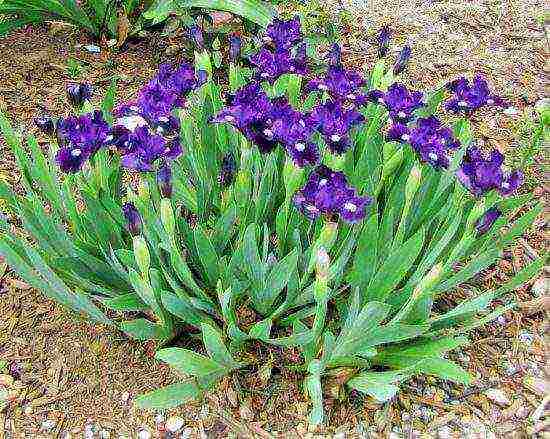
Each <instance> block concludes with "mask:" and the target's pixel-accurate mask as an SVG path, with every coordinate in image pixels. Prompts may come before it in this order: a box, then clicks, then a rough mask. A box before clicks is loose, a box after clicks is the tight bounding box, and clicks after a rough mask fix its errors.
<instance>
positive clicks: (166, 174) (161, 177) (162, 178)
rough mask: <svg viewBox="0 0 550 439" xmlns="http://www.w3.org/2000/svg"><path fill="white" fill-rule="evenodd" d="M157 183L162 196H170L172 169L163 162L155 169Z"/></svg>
mask: <svg viewBox="0 0 550 439" xmlns="http://www.w3.org/2000/svg"><path fill="white" fill-rule="evenodd" d="M157 185H158V187H159V190H160V194H161V195H162V198H170V197H171V196H172V169H170V166H169V165H168V164H167V163H166V162H164V163H163V164H162V165H161V167H160V168H159V169H158V171H157Z"/></svg>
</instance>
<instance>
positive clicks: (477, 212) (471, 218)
mask: <svg viewBox="0 0 550 439" xmlns="http://www.w3.org/2000/svg"><path fill="white" fill-rule="evenodd" d="M485 211H486V209H485V200H484V199H481V200H479V201H478V202H477V203H476V204H475V205H474V207H473V208H472V210H471V211H470V214H469V215H468V220H467V221H466V228H467V229H468V230H473V228H474V227H475V225H476V224H477V222H478V220H479V219H480V218H481V216H482V215H483V214H484V213H485Z"/></svg>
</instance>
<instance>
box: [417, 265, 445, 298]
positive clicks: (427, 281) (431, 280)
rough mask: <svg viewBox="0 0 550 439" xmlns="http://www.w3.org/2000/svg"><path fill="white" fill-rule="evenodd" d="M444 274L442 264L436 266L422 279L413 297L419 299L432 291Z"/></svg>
mask: <svg viewBox="0 0 550 439" xmlns="http://www.w3.org/2000/svg"><path fill="white" fill-rule="evenodd" d="M442 273H443V266H442V264H436V265H434V266H433V267H432V269H431V270H430V271H429V272H428V274H426V276H424V277H423V278H422V280H421V281H420V282H419V283H418V285H417V286H416V288H415V289H414V292H413V296H414V297H416V298H419V297H421V296H423V295H424V294H426V293H429V292H430V291H431V289H432V288H433V287H434V286H435V285H436V284H437V282H438V281H439V279H440V278H441V274H442Z"/></svg>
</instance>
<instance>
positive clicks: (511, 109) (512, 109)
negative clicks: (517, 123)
mask: <svg viewBox="0 0 550 439" xmlns="http://www.w3.org/2000/svg"><path fill="white" fill-rule="evenodd" d="M503 113H504V114H505V115H506V116H516V115H517V114H519V110H518V109H517V108H516V107H508V108H506V109H505V110H504V111H503Z"/></svg>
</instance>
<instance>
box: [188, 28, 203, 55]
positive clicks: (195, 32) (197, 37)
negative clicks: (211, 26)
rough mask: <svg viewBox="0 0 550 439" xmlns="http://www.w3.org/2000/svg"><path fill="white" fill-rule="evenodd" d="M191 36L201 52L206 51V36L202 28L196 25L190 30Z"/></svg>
mask: <svg viewBox="0 0 550 439" xmlns="http://www.w3.org/2000/svg"><path fill="white" fill-rule="evenodd" d="M189 34H190V35H191V38H192V39H193V42H194V43H195V46H197V49H198V50H199V51H202V50H204V34H203V32H202V29H201V27H200V26H197V25H194V26H191V27H190V28H189Z"/></svg>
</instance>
